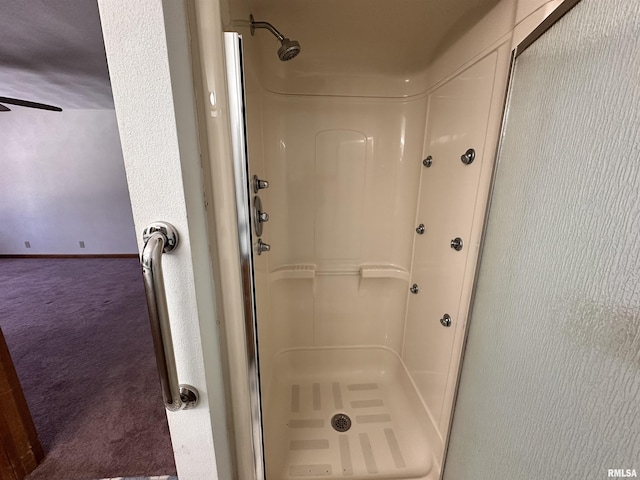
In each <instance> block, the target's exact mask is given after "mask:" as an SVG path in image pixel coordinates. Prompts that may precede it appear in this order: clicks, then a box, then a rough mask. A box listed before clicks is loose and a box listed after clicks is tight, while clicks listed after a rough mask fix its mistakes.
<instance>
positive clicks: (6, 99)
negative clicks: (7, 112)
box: [0, 97, 62, 112]
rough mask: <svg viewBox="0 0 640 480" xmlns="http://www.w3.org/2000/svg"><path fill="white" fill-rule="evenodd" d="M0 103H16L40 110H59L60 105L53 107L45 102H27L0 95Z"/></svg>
mask: <svg viewBox="0 0 640 480" xmlns="http://www.w3.org/2000/svg"><path fill="white" fill-rule="evenodd" d="M0 103H8V104H9V105H18V106H19V107H29V108H39V109H41V110H51V111H53V112H61V111H62V109H61V108H60V107H54V106H53V105H47V104H46V103H37V102H29V101H27V100H20V99H17V98H9V97H0Z"/></svg>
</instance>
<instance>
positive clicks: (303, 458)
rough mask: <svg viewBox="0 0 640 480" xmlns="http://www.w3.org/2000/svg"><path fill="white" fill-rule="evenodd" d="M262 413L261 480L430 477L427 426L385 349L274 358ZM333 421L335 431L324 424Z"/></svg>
mask: <svg viewBox="0 0 640 480" xmlns="http://www.w3.org/2000/svg"><path fill="white" fill-rule="evenodd" d="M274 372H276V373H275V374H274V378H273V380H272V385H271V387H270V392H269V394H268V398H267V399H266V400H267V401H266V402H265V408H264V412H263V413H264V426H265V453H266V468H267V478H269V479H270V480H284V479H296V478H301V477H323V478H350V479H354V480H355V479H370V478H389V479H392V478H393V479H424V480H427V479H429V480H431V478H437V472H435V470H437V469H436V468H432V467H433V463H434V462H433V453H432V450H431V449H430V448H429V442H428V428H429V426H430V425H431V420H430V418H429V416H428V414H427V413H426V411H425V409H424V406H423V404H422V402H421V401H420V399H419V397H418V394H417V392H416V391H415V388H414V387H413V384H412V382H411V381H410V380H409V377H408V375H407V372H406V370H405V368H404V367H403V365H402V362H401V361H400V359H399V358H398V356H397V355H396V354H395V353H393V352H392V351H391V350H388V349H385V348H369V347H361V348H359V347H354V348H316V349H308V350H301V349H295V350H289V351H286V352H283V353H281V354H280V355H278V357H277V358H276V361H275V364H274ZM336 414H345V415H346V416H348V417H349V419H350V420H351V425H350V428H348V430H346V431H339V430H344V429H345V428H346V427H348V424H349V421H348V420H347V419H345V418H344V417H342V416H340V417H338V421H337V422H334V423H336V424H337V425H336V426H337V427H338V430H336V429H335V428H334V426H333V425H332V418H333V417H334V416H335V415H336Z"/></svg>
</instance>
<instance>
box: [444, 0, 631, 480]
mask: <svg viewBox="0 0 640 480" xmlns="http://www.w3.org/2000/svg"><path fill="white" fill-rule="evenodd" d="M572 3H576V2H572ZM565 7H566V5H565ZM560 8H563V7H562V6H561V7H560ZM565 9H566V8H565ZM639 18H640V3H639V2H629V1H626V0H615V1H614V0H610V1H607V2H601V1H598V0H583V1H582V2H580V3H579V4H577V5H576V6H575V7H574V8H572V9H571V10H570V11H568V13H567V14H566V15H565V16H563V17H562V18H560V20H558V21H557V23H555V24H554V25H553V26H552V27H551V28H549V29H548V30H547V31H546V32H545V33H544V34H543V35H542V36H540V37H539V38H538V39H537V40H535V42H533V43H531V44H530V45H528V47H527V48H526V50H524V51H522V49H521V48H520V47H519V49H518V51H517V52H518V53H517V57H516V58H515V60H514V62H515V63H514V70H513V73H512V79H511V86H510V93H509V103H508V105H507V109H506V111H507V114H506V116H505V124H504V127H503V138H502V143H501V148H500V151H499V159H498V166H497V170H496V177H495V185H494V189H493V194H492V201H491V207H490V212H489V216H488V221H487V222H488V223H487V227H486V236H485V240H484V246H483V252H482V257H481V266H480V270H479V274H478V279H477V285H476V293H475V299H474V303H473V310H472V316H471V320H470V327H469V337H468V341H467V349H466V355H465V359H464V364H463V368H462V374H461V379H460V385H459V391H458V397H457V403H456V407H455V413H454V418H453V423H452V429H451V435H450V443H449V447H448V455H447V459H446V462H445V466H444V474H443V477H444V479H455V480H465V479H493V478H513V479H541V478H545V479H566V478H575V479H587V478H589V479H599V478H608V477H613V476H627V477H628V476H633V477H635V476H636V475H637V474H638V472H640V127H639V125H640V86H639V83H638V78H639V77H638V72H639V71H640V22H639V21H638V19H639ZM549 23H551V22H549ZM528 43H530V42H528ZM634 472H635V474H636V475H634ZM621 474H625V475H621Z"/></svg>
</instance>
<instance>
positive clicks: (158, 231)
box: [141, 222, 199, 412]
mask: <svg viewBox="0 0 640 480" xmlns="http://www.w3.org/2000/svg"><path fill="white" fill-rule="evenodd" d="M142 239H143V240H144V248H143V249H142V259H141V263H142V276H143V279H144V290H145V293H146V297H147V305H148V307H149V322H150V324H151V336H152V337H153V346H154V348H155V351H156V363H157V365H158V374H159V375H160V385H161V387H162V398H163V400H164V406H165V408H166V409H167V410H169V411H171V412H175V411H177V410H184V409H188V408H193V407H195V406H196V405H197V404H198V397H199V395H198V390H196V389H195V388H194V387H192V386H191V385H180V384H179V383H178V370H177V368H176V357H175V354H174V351H173V340H172V338H171V325H170V323H169V311H168V309H167V297H166V295H165V291H164V278H163V276H162V253H169V252H171V251H172V250H173V249H175V248H176V246H177V245H178V232H177V231H176V229H175V227H174V226H173V225H171V224H169V223H165V222H154V223H152V224H150V225H148V226H147V228H145V229H144V232H143V233H142Z"/></svg>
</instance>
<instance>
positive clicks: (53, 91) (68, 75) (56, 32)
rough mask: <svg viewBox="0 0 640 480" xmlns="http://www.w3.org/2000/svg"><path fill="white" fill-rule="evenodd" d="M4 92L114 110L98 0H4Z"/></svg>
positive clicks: (0, 34) (0, 74)
mask: <svg viewBox="0 0 640 480" xmlns="http://www.w3.org/2000/svg"><path fill="white" fill-rule="evenodd" d="M0 96H3V97H14V98H20V99H22V100H30V101H34V102H41V103H48V104H52V105H56V106H59V107H62V108H63V109H112V108H113V98H112V96H111V85H110V83H109V72H108V69H107V61H106V57H105V52H104V43H103V40H102V29H101V26H100V16H99V14H98V5H97V2H96V0H0ZM11 108H12V109H13V110H15V109H18V108H21V107H16V106H11Z"/></svg>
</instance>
